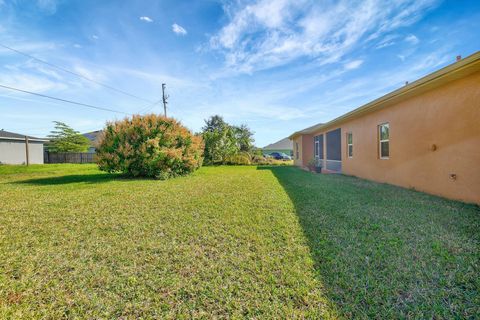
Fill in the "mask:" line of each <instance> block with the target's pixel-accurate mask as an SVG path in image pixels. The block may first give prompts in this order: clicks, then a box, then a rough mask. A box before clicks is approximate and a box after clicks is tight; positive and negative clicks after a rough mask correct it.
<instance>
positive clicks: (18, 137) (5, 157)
mask: <svg viewBox="0 0 480 320" xmlns="http://www.w3.org/2000/svg"><path fill="white" fill-rule="evenodd" d="M46 142H48V139H41V138H35V137H29V136H26V135H22V134H18V133H13V132H8V131H5V130H3V129H2V130H0V164H43V145H44V144H45V143H46Z"/></svg>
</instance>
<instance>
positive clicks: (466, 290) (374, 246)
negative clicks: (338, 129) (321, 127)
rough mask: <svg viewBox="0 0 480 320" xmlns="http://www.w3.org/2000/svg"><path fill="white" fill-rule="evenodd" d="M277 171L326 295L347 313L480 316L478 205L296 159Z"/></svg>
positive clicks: (349, 315)
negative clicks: (320, 170) (303, 166)
mask: <svg viewBox="0 0 480 320" xmlns="http://www.w3.org/2000/svg"><path fill="white" fill-rule="evenodd" d="M258 170H270V171H271V172H272V173H273V174H274V175H275V177H276V178H277V179H278V181H279V183H280V184H281V185H282V186H283V188H284V190H285V191H286V193H287V194H288V196H289V197H290V199H291V201H292V203H293V204H294V206H295V210H296V214H297V216H298V220H299V223H300V225H301V227H302V229H303V232H304V234H305V237H306V241H307V243H308V246H309V247H310V251H311V255H312V257H313V259H314V261H315V272H316V276H317V277H318V278H319V280H320V281H321V283H323V284H324V286H325V288H324V290H325V291H326V292H325V294H326V296H327V297H328V298H329V299H330V300H331V301H332V302H334V303H335V304H336V305H337V306H338V308H339V312H340V313H341V314H343V316H345V317H347V318H469V317H472V318H473V317H475V315H478V314H480V304H479V303H480V292H479V288H480V280H479V277H478V273H479V272H480V267H479V263H478V261H480V245H479V244H480V233H479V232H478V230H479V228H480V208H479V207H478V206H476V205H468V204H464V203H460V202H456V201H450V200H446V199H443V198H439V197H435V196H430V195H427V194H424V193H421V192H416V191H412V190H407V189H403V188H399V187H395V186H391V185H386V184H379V183H374V182H369V181H365V180H362V179H358V178H354V177H348V176H343V175H318V174H313V173H310V172H305V171H303V170H300V169H298V168H295V167H258Z"/></svg>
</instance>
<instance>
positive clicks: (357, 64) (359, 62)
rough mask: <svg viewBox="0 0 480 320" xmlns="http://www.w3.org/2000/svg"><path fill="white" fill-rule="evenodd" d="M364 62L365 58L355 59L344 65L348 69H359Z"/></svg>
mask: <svg viewBox="0 0 480 320" xmlns="http://www.w3.org/2000/svg"><path fill="white" fill-rule="evenodd" d="M362 64H363V60H353V61H350V62H347V63H345V65H344V67H345V69H346V70H353V69H357V68H358V67H360V66H361V65H362Z"/></svg>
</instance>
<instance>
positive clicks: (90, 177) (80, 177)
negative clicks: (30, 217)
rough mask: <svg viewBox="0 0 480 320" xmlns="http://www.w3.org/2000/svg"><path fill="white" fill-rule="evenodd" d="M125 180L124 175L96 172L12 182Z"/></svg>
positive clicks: (41, 184) (60, 183)
mask: <svg viewBox="0 0 480 320" xmlns="http://www.w3.org/2000/svg"><path fill="white" fill-rule="evenodd" d="M120 179H122V180H126V177H125V176H122V175H121V174H107V173H98V174H75V175H67V176H56V177H47V178H35V179H27V180H21V181H16V182H14V183H15V184H30V185H40V186H48V185H63V184H71V183H91V184H98V183H105V182H109V181H113V180H120Z"/></svg>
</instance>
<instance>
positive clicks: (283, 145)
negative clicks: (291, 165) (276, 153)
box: [263, 138, 293, 150]
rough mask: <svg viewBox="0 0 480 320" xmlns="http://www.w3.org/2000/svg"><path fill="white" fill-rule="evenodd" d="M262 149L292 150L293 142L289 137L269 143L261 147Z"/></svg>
mask: <svg viewBox="0 0 480 320" xmlns="http://www.w3.org/2000/svg"><path fill="white" fill-rule="evenodd" d="M263 149H264V150H293V142H292V140H290V139H289V138H284V139H282V140H280V141H277V142H274V143H271V144H269V145H268V146H265V147H263Z"/></svg>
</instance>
